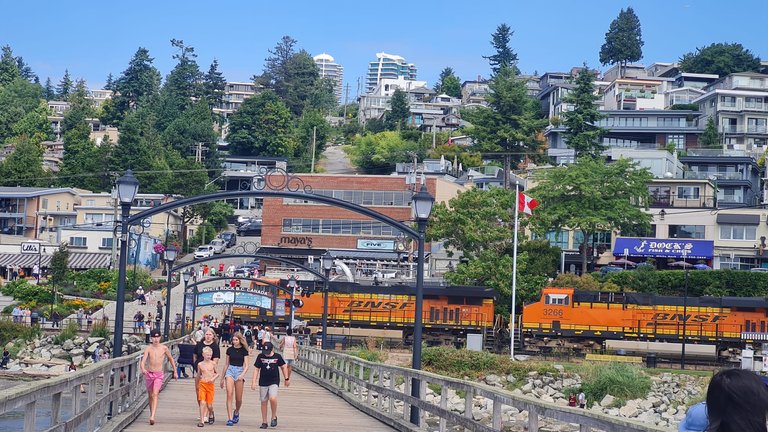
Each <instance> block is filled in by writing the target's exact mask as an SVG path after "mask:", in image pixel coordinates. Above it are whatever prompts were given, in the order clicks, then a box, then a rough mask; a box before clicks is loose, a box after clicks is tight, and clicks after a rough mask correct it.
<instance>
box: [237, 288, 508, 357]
mask: <svg viewBox="0 0 768 432" xmlns="http://www.w3.org/2000/svg"><path fill="white" fill-rule="evenodd" d="M280 285H281V286H285V281H284V280H283V281H281V283H280ZM321 287H322V285H318V287H317V288H315V287H314V286H305V285H304V284H302V288H303V292H304V293H305V294H306V293H308V292H309V291H313V292H312V293H311V294H310V295H309V297H307V296H302V297H297V298H298V299H300V300H301V301H302V303H303V305H302V306H301V307H300V308H297V309H295V316H296V319H298V320H302V321H306V322H307V324H308V325H311V326H313V327H314V326H320V325H321V323H322V317H323V295H322V288H321ZM413 292H414V287H412V286H407V285H393V286H383V285H382V286H369V285H358V284H354V283H348V282H331V283H330V285H329V292H328V327H329V333H330V334H334V332H336V333H342V332H340V331H335V330H334V328H337V329H338V328H342V327H343V328H344V331H343V333H344V334H351V335H352V336H359V337H364V336H382V337H389V338H402V339H403V341H410V339H411V337H412V334H413V321H414V316H415V305H416V303H415V295H414V294H413ZM279 298H280V299H282V301H285V300H289V299H288V294H286V293H283V292H281V293H280V294H279ZM496 298H497V295H496V292H495V291H494V290H493V289H491V288H486V287H474V286H431V285H425V286H424V303H423V307H424V309H423V311H424V315H423V324H424V339H425V340H426V341H427V342H428V343H434V344H437V343H442V344H454V343H458V342H460V341H461V340H463V339H464V338H465V337H466V334H467V333H482V332H483V330H485V329H490V328H492V327H493V324H494V312H493V307H494V301H495V300H496ZM278 301H280V300H278ZM286 303H289V302H286ZM287 314H288V308H286V315H287ZM232 315H233V317H234V318H235V319H240V320H242V321H243V322H246V323H248V322H250V323H263V322H270V321H271V319H272V313H271V311H267V310H263V309H250V308H244V307H237V306H236V307H234V308H233V311H232ZM277 318H278V319H277V322H278V323H280V324H285V323H286V322H287V319H286V317H281V316H279V317H277ZM376 330H378V331H376Z"/></svg>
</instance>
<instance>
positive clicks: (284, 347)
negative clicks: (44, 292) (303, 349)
mask: <svg viewBox="0 0 768 432" xmlns="http://www.w3.org/2000/svg"><path fill="white" fill-rule="evenodd" d="M279 346H280V350H281V351H282V352H283V359H284V360H285V364H286V365H287V366H288V375H286V376H285V377H286V378H290V377H291V374H292V373H293V363H294V362H295V361H296V359H297V358H298V357H299V344H298V342H296V336H294V335H293V330H292V329H288V330H286V331H285V336H283V337H282V338H280V343H279Z"/></svg>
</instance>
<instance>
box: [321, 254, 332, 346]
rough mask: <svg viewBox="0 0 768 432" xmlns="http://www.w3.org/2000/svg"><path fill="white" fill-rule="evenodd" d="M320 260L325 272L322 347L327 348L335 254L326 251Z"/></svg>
mask: <svg viewBox="0 0 768 432" xmlns="http://www.w3.org/2000/svg"><path fill="white" fill-rule="evenodd" d="M320 261H321V263H322V266H323V271H324V272H325V280H324V281H323V339H322V340H321V347H322V348H323V349H326V346H327V343H328V342H327V341H328V278H330V276H331V268H333V255H331V253H330V252H329V251H325V254H323V256H322V257H321V258H320Z"/></svg>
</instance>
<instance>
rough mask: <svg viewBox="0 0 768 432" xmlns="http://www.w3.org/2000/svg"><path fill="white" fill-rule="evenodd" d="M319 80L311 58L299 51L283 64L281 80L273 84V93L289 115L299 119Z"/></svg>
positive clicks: (304, 52) (315, 66)
mask: <svg viewBox="0 0 768 432" xmlns="http://www.w3.org/2000/svg"><path fill="white" fill-rule="evenodd" d="M319 79H320V74H319V72H318V71H317V65H316V64H315V61H314V60H313V59H312V56H310V55H309V53H307V52H306V51H304V50H301V51H299V52H298V53H296V54H294V55H293V56H291V58H289V59H288V61H287V62H286V63H285V68H284V71H283V79H282V80H279V81H277V82H276V83H275V93H276V94H277V96H278V97H280V98H281V99H283V102H284V103H285V105H286V106H288V109H289V110H291V113H292V114H293V115H294V116H296V117H299V116H300V115H301V113H302V111H304V108H305V107H306V106H307V102H308V100H309V98H310V96H311V95H312V94H313V92H314V91H315V86H316V85H317V81H318V80H319Z"/></svg>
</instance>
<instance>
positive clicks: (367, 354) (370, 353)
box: [347, 346, 387, 363]
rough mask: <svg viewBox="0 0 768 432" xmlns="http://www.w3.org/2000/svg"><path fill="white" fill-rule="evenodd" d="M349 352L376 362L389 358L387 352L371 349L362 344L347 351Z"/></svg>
mask: <svg viewBox="0 0 768 432" xmlns="http://www.w3.org/2000/svg"><path fill="white" fill-rule="evenodd" d="M347 354H350V355H353V356H355V357H359V358H361V359H363V360H367V361H369V362H374V363H382V362H384V360H386V359H387V354H386V353H385V352H382V351H378V350H371V349H368V348H366V347H362V346H359V347H354V348H352V349H351V350H349V351H347Z"/></svg>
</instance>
